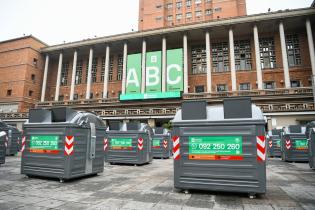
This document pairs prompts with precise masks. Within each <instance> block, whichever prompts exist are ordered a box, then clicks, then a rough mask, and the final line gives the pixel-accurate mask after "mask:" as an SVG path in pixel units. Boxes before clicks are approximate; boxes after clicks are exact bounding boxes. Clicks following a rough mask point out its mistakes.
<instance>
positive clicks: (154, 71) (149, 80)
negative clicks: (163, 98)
mask: <svg viewBox="0 0 315 210" xmlns="http://www.w3.org/2000/svg"><path fill="white" fill-rule="evenodd" d="M146 57H147V58H146V74H145V77H146V83H145V89H146V92H147V93H158V92H161V88H162V86H161V85H162V84H161V68H162V65H161V57H162V53H161V51H157V52H148V53H147V56H146Z"/></svg>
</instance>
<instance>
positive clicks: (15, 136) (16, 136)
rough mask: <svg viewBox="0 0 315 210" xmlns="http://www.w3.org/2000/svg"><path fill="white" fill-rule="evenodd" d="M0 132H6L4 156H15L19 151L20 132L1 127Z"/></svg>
mask: <svg viewBox="0 0 315 210" xmlns="http://www.w3.org/2000/svg"><path fill="white" fill-rule="evenodd" d="M0 131H4V132H6V133H7V136H8V142H7V144H8V146H7V150H6V155H16V153H18V151H19V150H20V146H19V144H20V141H21V138H22V137H21V132H19V131H18V130H17V129H10V127H1V128H0ZM9 131H11V132H9Z"/></svg>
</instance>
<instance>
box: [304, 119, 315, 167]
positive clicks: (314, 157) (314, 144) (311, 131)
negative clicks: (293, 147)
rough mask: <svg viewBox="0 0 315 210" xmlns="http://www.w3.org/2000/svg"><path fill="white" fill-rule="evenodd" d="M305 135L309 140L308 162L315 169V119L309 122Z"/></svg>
mask: <svg viewBox="0 0 315 210" xmlns="http://www.w3.org/2000/svg"><path fill="white" fill-rule="evenodd" d="M305 135H306V138H307V140H308V160H309V162H308V163H309V165H310V168H313V169H315V121H313V122H310V123H308V124H307V126H306V132H305Z"/></svg>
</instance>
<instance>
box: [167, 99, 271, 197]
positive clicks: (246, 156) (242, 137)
mask: <svg viewBox="0 0 315 210" xmlns="http://www.w3.org/2000/svg"><path fill="white" fill-rule="evenodd" d="M196 110H198V112H196ZM172 123H173V132H172V139H173V156H174V157H173V158H174V187H175V188H177V189H181V190H190V189H197V190H209V191H224V192H240V193H248V194H249V195H250V196H254V195H255V194H264V193H266V141H265V120H264V116H263V113H262V111H261V110H260V108H258V107H257V106H255V105H254V104H252V103H251V100H250V99H248V98H236V99H225V100H224V103H223V105H213V106H207V103H206V102H205V101H193V102H184V103H183V104H182V107H181V109H180V110H179V111H178V112H177V113H176V115H175V118H174V119H173V121H172Z"/></svg>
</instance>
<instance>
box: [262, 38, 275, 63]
mask: <svg viewBox="0 0 315 210" xmlns="http://www.w3.org/2000/svg"><path fill="white" fill-rule="evenodd" d="M259 46H260V62H261V68H262V69H274V68H276V53H275V42H274V39H273V38H262V39H260V40H259Z"/></svg>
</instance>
